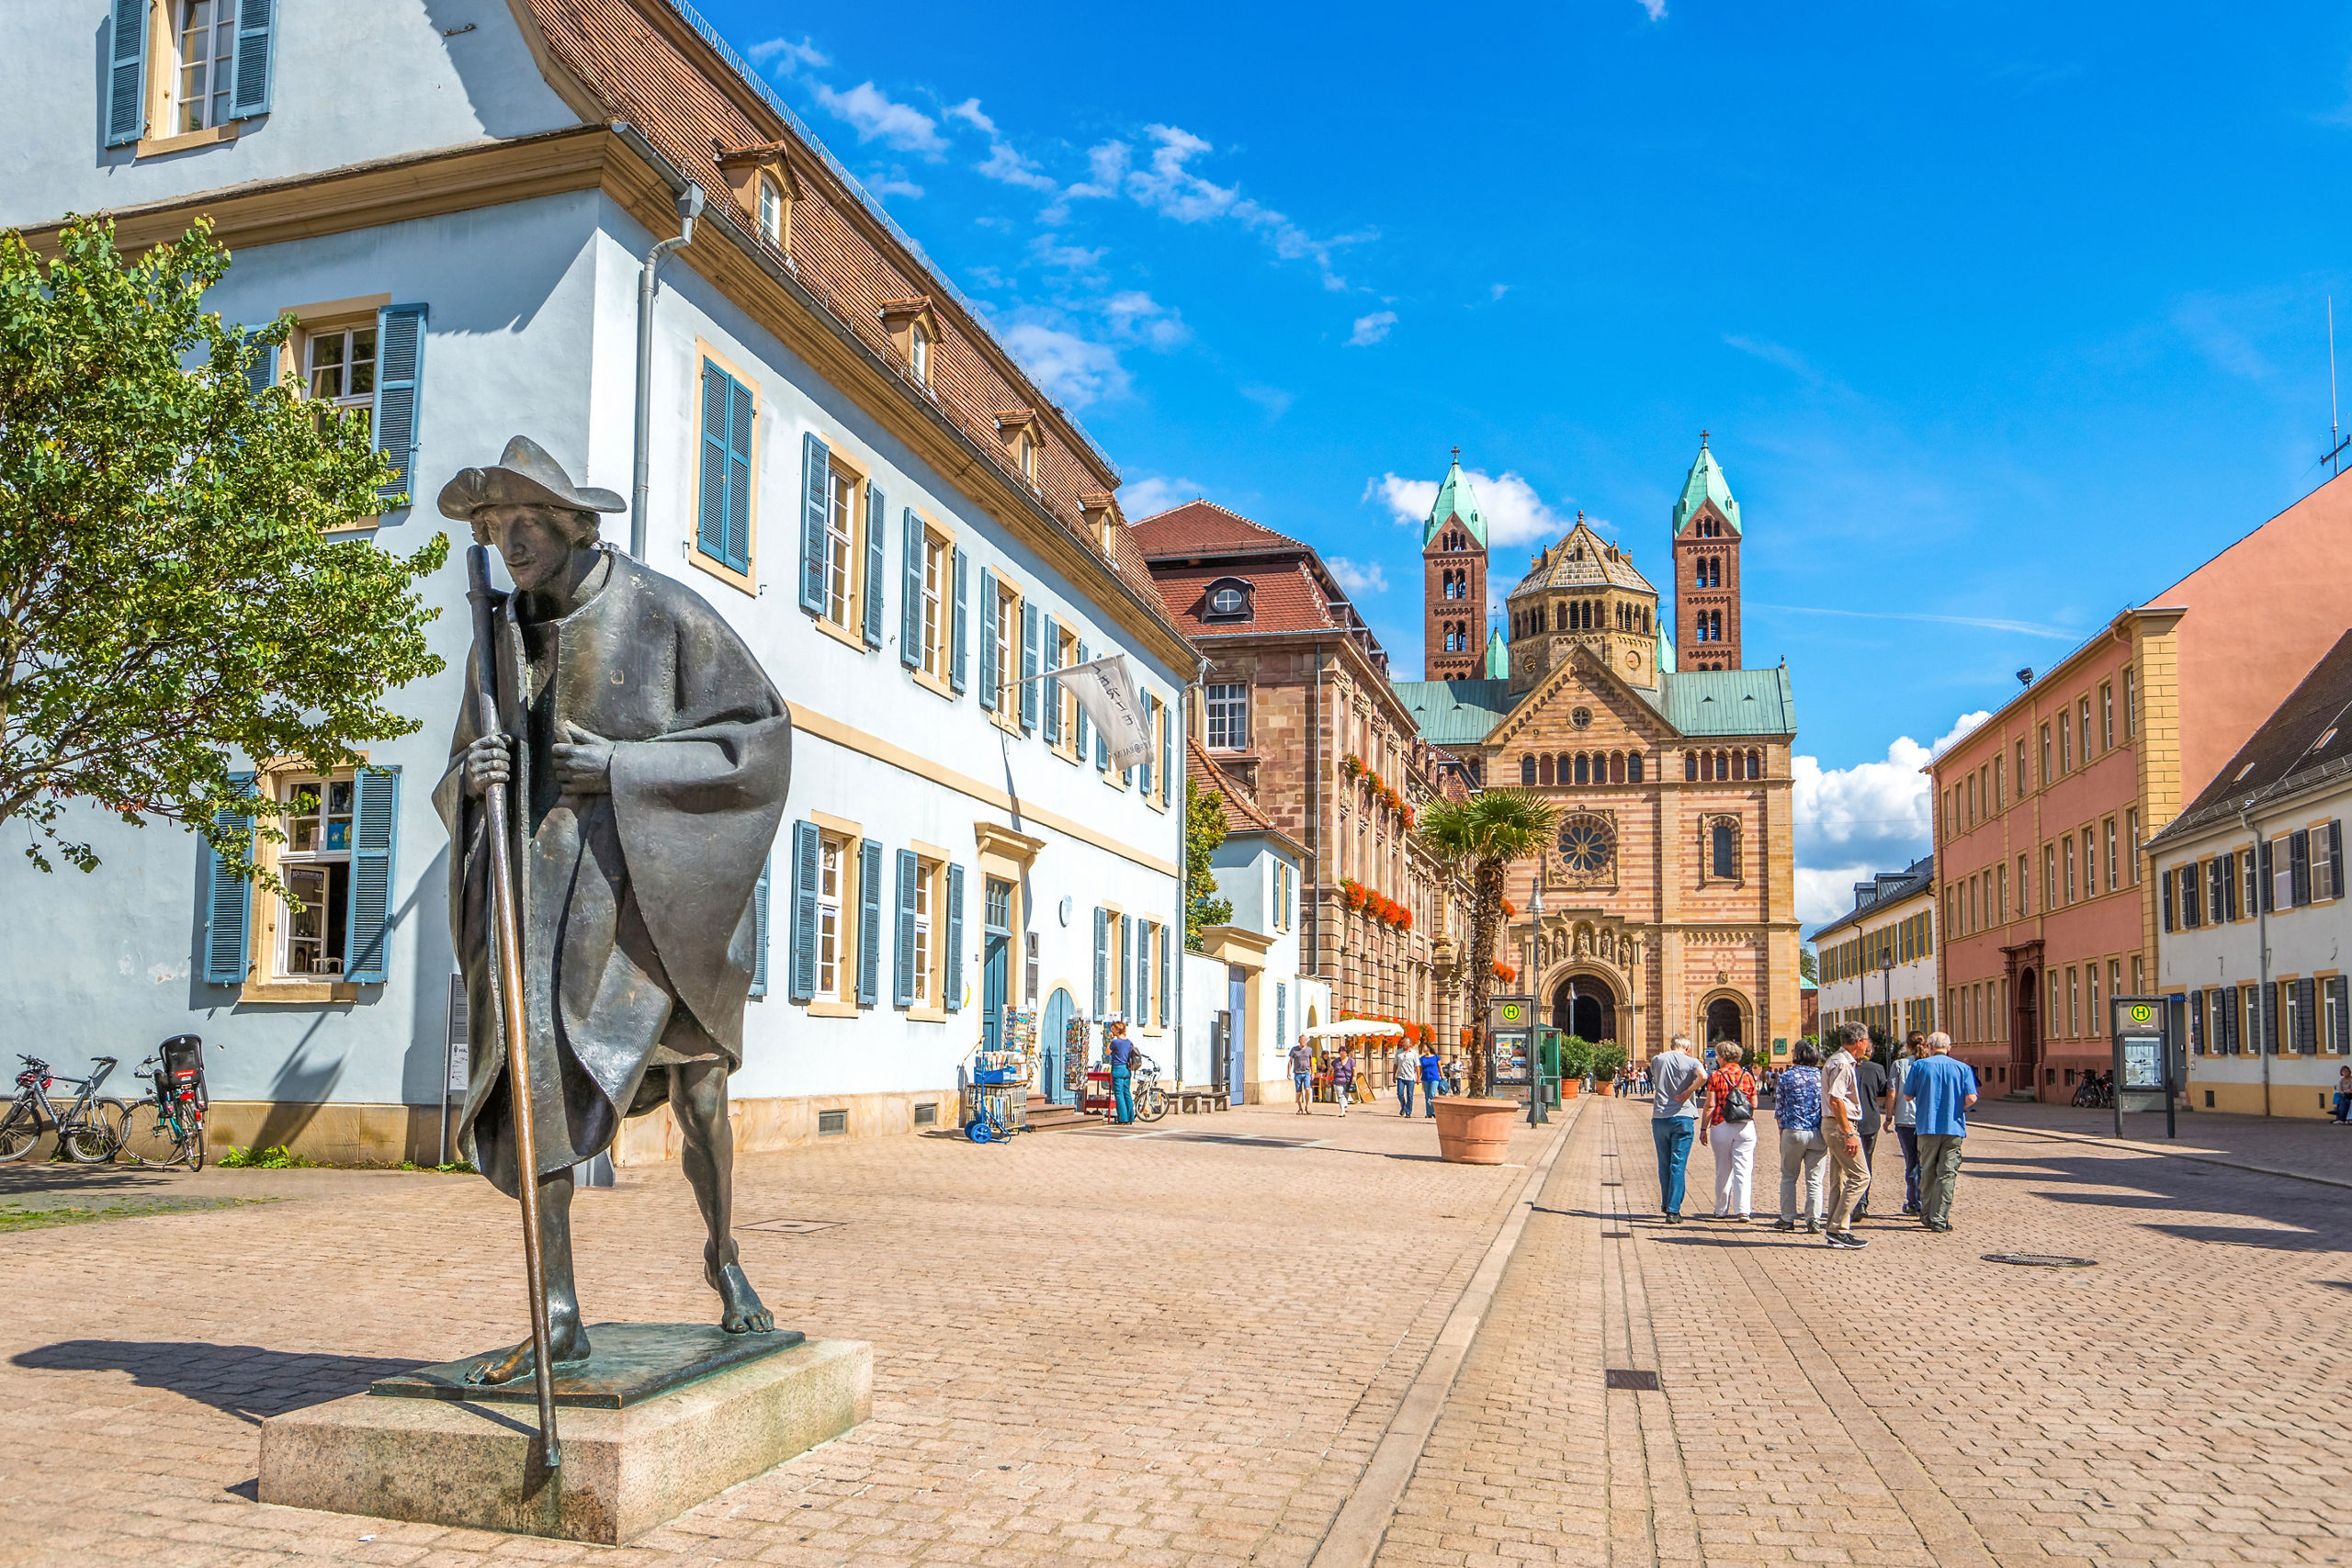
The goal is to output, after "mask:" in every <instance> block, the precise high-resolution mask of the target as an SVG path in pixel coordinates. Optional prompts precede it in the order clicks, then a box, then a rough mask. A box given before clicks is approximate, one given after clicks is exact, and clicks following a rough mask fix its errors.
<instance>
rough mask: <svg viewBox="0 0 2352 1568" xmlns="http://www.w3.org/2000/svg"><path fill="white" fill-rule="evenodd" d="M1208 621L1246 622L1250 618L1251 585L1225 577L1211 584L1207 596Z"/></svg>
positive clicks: (1243, 580) (1205, 616) (1241, 580)
mask: <svg viewBox="0 0 2352 1568" xmlns="http://www.w3.org/2000/svg"><path fill="white" fill-rule="evenodd" d="M1204 603H1205V604H1206V611H1205V613H1204V615H1202V617H1201V618H1202V619H1203V620H1207V621H1246V620H1248V619H1250V583H1249V582H1248V581H1246V580H1245V579H1242V578H1238V577H1223V578H1219V579H1218V580H1217V581H1215V582H1212V583H1210V584H1209V591H1208V593H1207V595H1206V596H1205V601H1204Z"/></svg>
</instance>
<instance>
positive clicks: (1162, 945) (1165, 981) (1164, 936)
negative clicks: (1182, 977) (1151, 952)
mask: <svg viewBox="0 0 2352 1568" xmlns="http://www.w3.org/2000/svg"><path fill="white" fill-rule="evenodd" d="M1172 989H1174V987H1172V986H1170V984H1169V975H1168V928H1167V927H1166V926H1164V925H1163V926H1161V927H1160V928H1159V1027H1160V1028H1162V1029H1165V1028H1167V1027H1168V993H1169V992H1170V990H1172Z"/></svg>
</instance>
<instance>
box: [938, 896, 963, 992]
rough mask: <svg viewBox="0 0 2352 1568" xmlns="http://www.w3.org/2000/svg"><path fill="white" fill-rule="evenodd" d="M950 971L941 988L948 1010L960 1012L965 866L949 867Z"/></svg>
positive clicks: (948, 930) (945, 966) (948, 935)
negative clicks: (944, 993)
mask: <svg viewBox="0 0 2352 1568" xmlns="http://www.w3.org/2000/svg"><path fill="white" fill-rule="evenodd" d="M943 967H944V969H945V970H946V972H947V978H946V981H945V982H944V984H943V985H942V986H941V987H940V989H941V990H943V991H944V992H946V993H947V994H946V995H945V996H944V997H943V998H940V999H941V1002H942V1004H943V1005H944V1007H945V1008H946V1010H948V1011H949V1012H960V1011H961V1010H963V1007H964V868H963V867H962V866H960V865H951V866H949V867H948V868H947V962H946V963H945V964H944V965H943Z"/></svg>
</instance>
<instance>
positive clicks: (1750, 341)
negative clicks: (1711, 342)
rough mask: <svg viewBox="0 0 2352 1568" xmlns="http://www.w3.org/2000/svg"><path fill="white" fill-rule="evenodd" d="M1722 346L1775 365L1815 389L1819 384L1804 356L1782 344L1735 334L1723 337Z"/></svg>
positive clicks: (1818, 379) (1816, 372) (1819, 377)
mask: <svg viewBox="0 0 2352 1568" xmlns="http://www.w3.org/2000/svg"><path fill="white" fill-rule="evenodd" d="M1724 347H1726V348H1736V349H1737V350H1739V352H1740V353H1742V354H1745V355H1748V356H1749V357H1750V358H1754V359H1760V360H1762V361H1763V362H1764V363H1765V364H1767V365H1777V366H1779V367H1781V369H1783V370H1785V371H1787V372H1788V373H1789V374H1790V375H1792V376H1794V377H1795V378H1797V379H1799V380H1800V381H1804V382H1805V383H1806V384H1807V385H1809V386H1815V387H1817V386H1819V385H1820V384H1821V373H1820V372H1819V371H1817V370H1815V368H1814V367H1812V366H1811V365H1808V364H1807V363H1805V358H1804V355H1801V354H1799V353H1798V352H1797V351H1796V350H1795V349H1793V348H1790V347H1788V346H1787V345H1786V344H1777V343H1773V342H1771V341H1770V340H1769V339H1765V338H1754V337H1741V336H1739V335H1738V334H1737V333H1726V334H1725V335H1724Z"/></svg>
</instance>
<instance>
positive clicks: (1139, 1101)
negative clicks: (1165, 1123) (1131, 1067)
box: [1136, 1084, 1168, 1122]
mask: <svg viewBox="0 0 2352 1568" xmlns="http://www.w3.org/2000/svg"><path fill="white" fill-rule="evenodd" d="M1167 1114H1168V1091H1167V1090H1166V1089H1162V1088H1160V1087H1159V1085H1158V1084H1154V1085H1152V1086H1151V1087H1150V1088H1149V1089H1146V1090H1144V1091H1143V1093H1141V1094H1139V1095H1137V1096H1136V1121H1138V1122H1157V1121H1159V1119H1160V1118H1161V1117H1163V1116H1165V1115H1167Z"/></svg>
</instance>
